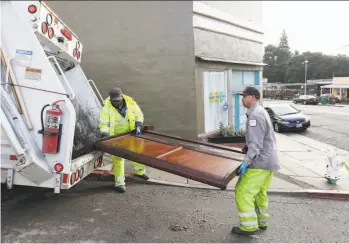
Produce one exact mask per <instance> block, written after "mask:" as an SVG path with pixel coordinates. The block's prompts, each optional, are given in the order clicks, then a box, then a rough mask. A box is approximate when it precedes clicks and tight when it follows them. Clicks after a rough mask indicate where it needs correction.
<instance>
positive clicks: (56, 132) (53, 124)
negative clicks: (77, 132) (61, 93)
mask: <svg viewBox="0 0 349 244" xmlns="http://www.w3.org/2000/svg"><path fill="white" fill-rule="evenodd" d="M62 101H63V102H64V100H59V101H56V102H54V103H52V104H46V105H45V106H44V107H43V108H42V109H41V127H42V128H41V130H39V131H38V133H39V134H42V152H43V153H50V154H55V153H58V152H59V144H60V141H61V140H60V139H61V133H62V132H61V131H62V124H61V116H62V115H63V112H62V110H61V109H60V108H59V105H57V103H58V102H62ZM49 106H51V109H48V110H47V111H46V118H45V125H44V118H43V115H44V110H45V108H46V107H49Z"/></svg>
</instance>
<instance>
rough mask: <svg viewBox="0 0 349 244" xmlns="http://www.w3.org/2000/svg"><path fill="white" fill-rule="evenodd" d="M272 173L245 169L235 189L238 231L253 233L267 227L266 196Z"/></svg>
mask: <svg viewBox="0 0 349 244" xmlns="http://www.w3.org/2000/svg"><path fill="white" fill-rule="evenodd" d="M273 174H274V173H273V172H272V171H269V170H264V169H247V170H246V172H245V174H243V175H241V176H240V177H239V180H238V182H237V184H236V187H235V197H236V207H237V209H238V211H239V217H240V229H241V230H243V231H248V232H254V231H257V230H258V229H266V228H267V226H268V217H269V215H268V213H267V210H268V202H269V201H268V196H267V190H268V189H269V186H270V183H271V179H272V177H273Z"/></svg>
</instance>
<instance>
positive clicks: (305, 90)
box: [304, 60, 308, 95]
mask: <svg viewBox="0 0 349 244" xmlns="http://www.w3.org/2000/svg"><path fill="white" fill-rule="evenodd" d="M304 63H305V77H304V79H305V81H304V82H305V86H304V95H307V69H308V60H305V62H304Z"/></svg>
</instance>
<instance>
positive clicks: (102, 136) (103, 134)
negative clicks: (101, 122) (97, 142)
mask: <svg viewBox="0 0 349 244" xmlns="http://www.w3.org/2000/svg"><path fill="white" fill-rule="evenodd" d="M108 136H109V135H108V134H106V133H101V138H104V137H108Z"/></svg>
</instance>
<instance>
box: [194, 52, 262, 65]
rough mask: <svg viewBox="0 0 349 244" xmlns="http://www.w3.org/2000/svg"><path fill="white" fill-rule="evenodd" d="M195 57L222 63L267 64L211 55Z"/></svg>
mask: <svg viewBox="0 0 349 244" xmlns="http://www.w3.org/2000/svg"><path fill="white" fill-rule="evenodd" d="M195 56H196V57H197V58H200V59H202V60H205V61H215V62H223V63H230V64H247V65H255V66H266V65H268V64H265V63H254V62H247V61H239V60H231V59H223V58H222V59H220V58H211V57H205V56H201V55H197V54H196V55H195Z"/></svg>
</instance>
